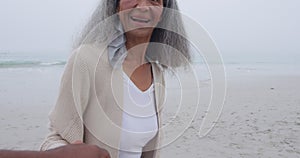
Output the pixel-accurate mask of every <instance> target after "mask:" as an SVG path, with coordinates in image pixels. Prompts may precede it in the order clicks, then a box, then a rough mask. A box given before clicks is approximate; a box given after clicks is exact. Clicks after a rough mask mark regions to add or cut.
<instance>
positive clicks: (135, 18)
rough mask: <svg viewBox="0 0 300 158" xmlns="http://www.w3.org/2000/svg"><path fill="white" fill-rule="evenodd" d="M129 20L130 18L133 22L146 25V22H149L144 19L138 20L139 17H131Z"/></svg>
mask: <svg viewBox="0 0 300 158" xmlns="http://www.w3.org/2000/svg"><path fill="white" fill-rule="evenodd" d="M130 18H131V20H133V21H135V22H140V23H148V22H150V20H149V19H145V18H139V17H133V16H131V17H130Z"/></svg>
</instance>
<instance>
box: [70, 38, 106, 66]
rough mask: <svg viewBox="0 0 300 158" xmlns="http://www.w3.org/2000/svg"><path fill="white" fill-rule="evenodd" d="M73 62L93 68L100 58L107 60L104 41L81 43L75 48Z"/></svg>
mask: <svg viewBox="0 0 300 158" xmlns="http://www.w3.org/2000/svg"><path fill="white" fill-rule="evenodd" d="M72 56H73V60H74V64H77V65H78V64H79V65H86V66H88V67H90V68H94V66H96V65H97V64H98V62H99V61H100V59H101V63H103V60H107V59H108V57H107V45H106V44H104V43H89V44H82V45H80V46H79V47H78V48H76V49H75V50H74V51H73V53H72Z"/></svg>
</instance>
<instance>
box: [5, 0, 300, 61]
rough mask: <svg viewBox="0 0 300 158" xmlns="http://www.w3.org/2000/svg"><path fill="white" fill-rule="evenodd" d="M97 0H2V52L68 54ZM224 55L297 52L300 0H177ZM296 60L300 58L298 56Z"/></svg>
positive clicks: (299, 52)
mask: <svg viewBox="0 0 300 158" xmlns="http://www.w3.org/2000/svg"><path fill="white" fill-rule="evenodd" d="M97 3H98V0H63V1H61V0H60V1H59V0H1V1H0V22H1V25H0V52H3V51H4V52H5V51H8V52H24V53H26V52H41V53H42V52H43V53H51V52H57V53H58V52H59V53H60V52H61V53H66V52H69V51H70V49H71V46H72V42H73V41H74V39H75V38H76V35H77V34H78V33H79V32H80V31H81V29H82V27H83V25H84V24H85V22H86V21H87V19H88V17H89V16H90V15H91V14H92V12H93V9H94V8H95V7H96V5H97ZM179 6H180V8H181V10H182V11H183V13H184V14H186V15H188V16H189V17H191V18H192V19H194V20H196V21H197V22H198V23H200V24H201V25H202V26H203V27H204V28H205V29H206V30H207V31H208V32H209V33H210V35H211V37H212V38H213V39H214V40H215V42H216V44H217V46H218V48H219V49H220V51H221V53H222V55H223V56H249V57H251V56H253V54H255V55H261V56H264V57H269V56H273V55H275V56H279V57H280V56H291V58H293V55H295V54H300V44H298V43H299V41H300V20H299V19H300V10H299V8H300V1H299V0H226V1H224V0H179ZM299 60H300V59H299Z"/></svg>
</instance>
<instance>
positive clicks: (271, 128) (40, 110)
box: [0, 65, 300, 158]
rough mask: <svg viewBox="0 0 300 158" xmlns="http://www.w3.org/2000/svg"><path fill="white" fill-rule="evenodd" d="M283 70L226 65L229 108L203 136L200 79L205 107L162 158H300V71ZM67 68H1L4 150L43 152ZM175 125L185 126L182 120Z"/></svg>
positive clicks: (0, 142) (0, 139)
mask: <svg viewBox="0 0 300 158" xmlns="http://www.w3.org/2000/svg"><path fill="white" fill-rule="evenodd" d="M278 67H279V66H278ZM278 67H272V66H262V67H260V66H256V65H255V66H249V65H244V66H240V65H230V66H228V67H226V71H227V84H228V85H227V87H228V88H227V95H226V101H225V104H224V109H223V111H222V114H221V117H220V119H219V120H218V122H217V125H216V126H215V128H214V129H213V130H212V131H211V132H210V133H209V134H208V135H207V136H206V137H204V138H199V137H198V135H197V134H198V131H199V127H200V124H201V121H202V117H203V115H204V111H205V108H206V106H207V102H208V101H209V97H210V95H209V92H210V80H202V81H200V82H199V83H200V84H201V88H202V90H203V92H204V94H202V97H201V99H202V100H201V107H200V108H199V111H198V113H197V115H196V117H195V119H194V120H193V122H192V123H191V124H190V125H189V126H188V128H187V130H186V131H185V132H184V133H183V134H182V135H181V136H180V137H179V138H178V139H177V140H176V141H175V142H173V143H171V144H170V145H168V146H166V147H165V148H163V150H162V157H173V158H176V157H178V158H179V157H191V158H202V157H203V158H211V157H213V158H227V157H228V158H229V157H246V158H248V157H249V158H252V157H263V158H265V157H266V158H267V157H272V158H276V157H278V158H279V157H280V158H282V157H287V158H294V157H295V158H296V157H300V94H299V90H300V82H299V81H300V72H297V70H299V69H298V68H296V67H294V66H289V67H287V68H282V67H281V69H278ZM62 70H63V69H62V68H61V67H54V68H32V69H26V70H25V69H10V70H8V69H0V87H1V88H0V106H1V111H0V148H2V149H17V150H23V149H28V150H37V149H38V147H39V145H40V143H41V141H42V140H43V138H44V137H45V135H46V134H47V133H48V132H47V122H48V120H47V115H48V113H49V111H50V109H51V107H52V106H53V105H54V103H55V98H56V97H57V92H58V86H59V80H60V76H61V73H62ZM205 92H206V93H205ZM173 124H174V125H175V127H176V125H178V126H180V125H181V124H182V122H181V121H180V118H179V119H177V120H176V119H175V121H174V122H173ZM176 130H177V129H176V128H174V131H176ZM171 132H172V131H171Z"/></svg>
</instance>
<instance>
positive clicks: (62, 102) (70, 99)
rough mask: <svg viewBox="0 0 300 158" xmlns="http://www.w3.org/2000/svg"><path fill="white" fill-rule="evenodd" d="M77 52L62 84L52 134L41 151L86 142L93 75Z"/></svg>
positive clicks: (50, 116) (51, 122) (68, 65)
mask: <svg viewBox="0 0 300 158" xmlns="http://www.w3.org/2000/svg"><path fill="white" fill-rule="evenodd" d="M79 52H80V51H78V50H75V51H74V52H73V53H72V56H71V57H70V59H69V60H68V62H67V64H66V67H65V70H64V73H63V76H62V79H61V83H60V90H59V95H58V98H57V101H56V104H55V107H54V108H53V109H52V111H51V112H50V114H49V120H50V121H49V130H50V134H49V135H48V136H47V137H46V139H45V140H44V141H43V143H42V145H41V147H40V149H41V150H43V151H44V150H49V149H52V148H55V147H59V146H62V145H66V144H70V143H73V142H75V141H77V140H80V141H83V130H84V129H83V122H82V119H81V117H80V116H81V115H82V108H83V107H85V106H86V104H87V102H88V96H89V75H88V74H89V72H88V68H87V66H86V63H85V62H84V58H83V57H82V56H81V55H80V54H79Z"/></svg>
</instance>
